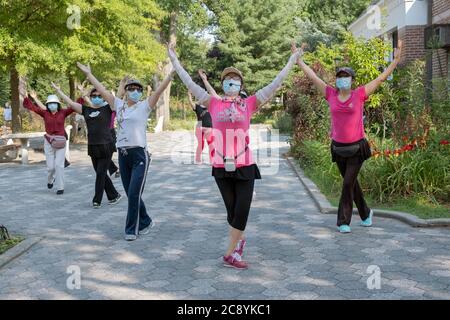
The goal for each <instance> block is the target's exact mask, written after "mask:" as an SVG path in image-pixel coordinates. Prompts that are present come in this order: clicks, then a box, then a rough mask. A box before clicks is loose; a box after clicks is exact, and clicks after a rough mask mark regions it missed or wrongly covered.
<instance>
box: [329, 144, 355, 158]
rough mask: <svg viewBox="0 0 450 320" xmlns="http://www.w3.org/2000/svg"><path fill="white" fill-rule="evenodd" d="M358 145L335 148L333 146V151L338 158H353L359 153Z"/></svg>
mask: <svg viewBox="0 0 450 320" xmlns="http://www.w3.org/2000/svg"><path fill="white" fill-rule="evenodd" d="M359 148H360V146H359V143H358V144H352V145H350V146H343V147H337V146H335V145H334V144H333V151H334V152H335V153H336V154H337V155H338V156H340V157H343V158H350V157H353V156H354V155H355V154H356V153H357V152H358V151H359Z"/></svg>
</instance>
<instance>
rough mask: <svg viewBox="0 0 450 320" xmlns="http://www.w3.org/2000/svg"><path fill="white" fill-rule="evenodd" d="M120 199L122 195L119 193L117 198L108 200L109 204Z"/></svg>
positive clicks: (115, 202)
mask: <svg viewBox="0 0 450 320" xmlns="http://www.w3.org/2000/svg"><path fill="white" fill-rule="evenodd" d="M120 199H122V196H121V195H120V194H119V195H118V196H117V198H115V199H112V200H109V204H117V203H119V201H120Z"/></svg>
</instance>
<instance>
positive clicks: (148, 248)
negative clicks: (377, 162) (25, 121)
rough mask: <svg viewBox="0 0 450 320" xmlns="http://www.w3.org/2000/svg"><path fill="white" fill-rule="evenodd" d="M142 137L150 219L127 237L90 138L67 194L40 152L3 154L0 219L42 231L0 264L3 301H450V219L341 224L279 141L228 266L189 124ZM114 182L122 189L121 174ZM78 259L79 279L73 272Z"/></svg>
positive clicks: (215, 203) (18, 228) (25, 230)
mask: <svg viewBox="0 0 450 320" xmlns="http://www.w3.org/2000/svg"><path fill="white" fill-rule="evenodd" d="M272 138H274V140H276V138H277V137H276V136H272ZM149 141H150V145H151V146H152V154H153V162H152V164H151V167H150V171H149V175H148V179H147V184H146V188H145V191H144V195H143V197H144V201H145V203H146V205H147V209H148V210H149V213H150V214H151V216H152V217H153V218H154V220H155V221H156V227H155V228H154V229H153V230H152V231H151V233H150V234H149V235H146V236H142V237H140V238H139V239H138V240H137V241H135V242H125V241H124V240H123V232H124V223H125V215H126V208H127V200H126V198H125V199H123V200H122V201H121V202H120V203H119V204H118V205H116V206H109V205H108V204H107V201H106V199H104V204H103V207H102V208H101V209H99V210H95V209H92V208H91V206H90V205H91V200H92V196H93V189H94V179H95V176H94V174H93V173H94V172H93V169H92V167H91V163H90V159H89V157H88V156H87V152H86V147H75V148H72V152H71V161H72V165H71V166H70V167H69V168H68V169H67V170H66V187H65V191H66V192H65V194H64V195H63V196H56V195H55V192H54V191H49V190H47V188H46V179H45V177H46V169H45V163H44V162H42V161H41V160H43V159H44V158H43V155H41V154H31V155H30V159H31V160H33V157H34V160H38V161H37V162H36V161H35V162H34V163H32V164H31V165H30V166H21V165H20V164H0V201H1V207H0V223H2V224H5V225H6V226H7V227H8V228H9V229H10V232H12V233H16V234H22V235H24V236H25V237H29V236H33V235H38V236H43V237H44V239H43V240H42V241H41V242H39V243H38V244H37V245H36V246H34V247H33V248H31V250H30V251H28V252H27V253H25V254H24V255H22V256H20V257H19V258H17V259H15V260H14V261H12V262H11V263H9V264H8V265H6V266H5V267H3V268H2V269H0V298H1V299H403V298H404V299H450V230H449V229H416V228H412V227H410V226H408V225H405V224H403V223H401V222H399V221H395V220H390V219H377V218H375V220H374V222H375V225H374V227H372V228H369V229H366V228H362V227H360V226H359V222H360V220H359V218H358V217H357V216H355V217H354V220H353V223H352V231H353V233H352V234H348V235H340V234H338V233H337V232H336V226H335V224H336V217H335V216H333V215H331V216H330V215H322V214H320V213H319V212H318V210H317V208H316V207H315V205H314V203H313V201H312V200H311V198H310V197H309V196H308V195H307V193H306V191H305V189H304V188H303V186H302V184H301V183H300V182H299V180H298V178H297V177H296V175H295V174H294V172H293V171H292V170H291V168H290V166H289V164H288V163H287V162H286V160H284V159H283V157H282V152H285V151H287V144H286V143H285V142H282V143H281V145H280V147H281V149H280V150H278V149H277V144H276V143H272V144H271V146H272V147H273V148H272V150H271V152H272V153H270V155H271V156H272V158H271V159H272V162H273V160H274V159H275V160H277V161H275V163H272V167H266V168H265V169H263V170H262V174H263V180H261V181H258V182H257V183H256V196H255V198H254V202H253V205H252V210H251V213H250V219H249V223H248V227H247V237H248V244H247V247H246V251H245V259H246V260H247V261H248V262H249V264H250V268H249V270H246V271H237V270H233V269H228V268H224V267H223V266H222V264H221V256H222V254H223V253H224V250H225V248H226V241H227V233H228V227H227V223H226V213H225V208H224V205H223V202H222V199H221V197H220V194H219V191H218V189H217V186H216V185H215V182H214V180H213V178H212V177H211V169H210V167H209V166H208V165H206V164H205V165H194V164H191V163H190V161H191V159H192V160H193V150H194V147H193V146H192V145H190V144H191V143H190V142H191V141H193V138H192V133H189V132H177V133H161V134H152V135H149ZM257 149H258V148H257V147H256V150H255V152H257V151H258V150H257ZM260 151H261V150H260ZM263 153H264V152H263ZM205 159H206V157H205ZM266 160H267V159H266ZM278 160H279V161H278ZM264 161H265V160H262V162H264ZM276 162H278V167H276V168H277V170H276V172H271V171H273V169H274V167H273V166H277V164H276ZM263 164H264V163H261V165H262V167H263ZM273 173H275V174H273ZM113 181H114V184H115V185H116V187H117V188H118V189H119V190H120V192H121V193H122V194H124V192H123V188H122V185H121V182H120V179H113ZM105 198H106V197H105ZM369 266H372V267H370V268H369ZM73 268H75V269H73ZM78 268H79V270H80V273H81V286H80V289H77V288H76V286H75V288H73V285H71V284H73V283H72V282H71V281H72V280H71V279H72V278H69V277H71V276H73V273H70V272H73V270H78ZM378 268H379V269H378ZM374 270H375V272H373V271H374ZM377 270H379V271H380V272H381V281H380V283H379V284H380V286H378V283H377V278H376V277H377V275H378V272H377ZM68 271H69V273H68ZM68 278H69V281H68ZM68 283H69V285H68Z"/></svg>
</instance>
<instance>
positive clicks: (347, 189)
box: [336, 155, 370, 226]
mask: <svg viewBox="0 0 450 320" xmlns="http://www.w3.org/2000/svg"><path fill="white" fill-rule="evenodd" d="M336 164H337V166H338V168H339V171H340V172H341V175H342V177H343V178H344V181H343V184H342V193H341V199H340V201H339V209H338V218H337V225H338V226H341V225H343V224H346V225H350V222H351V220H352V213H353V201H354V202H355V203H356V207H357V208H358V212H359V216H360V217H361V219H362V220H365V219H367V218H368V217H369V213H370V209H369V207H368V206H367V203H366V201H365V200H364V197H363V192H362V190H361V187H360V185H359V183H358V179H357V178H358V174H359V171H360V170H361V167H362V164H363V162H362V161H361V157H360V156H359V155H356V156H354V157H350V158H339V159H338V160H337V161H336Z"/></svg>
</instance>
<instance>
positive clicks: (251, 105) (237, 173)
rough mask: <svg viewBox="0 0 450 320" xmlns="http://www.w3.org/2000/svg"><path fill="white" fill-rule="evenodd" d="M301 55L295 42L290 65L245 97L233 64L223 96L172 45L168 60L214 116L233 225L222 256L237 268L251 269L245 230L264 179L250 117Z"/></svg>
mask: <svg viewBox="0 0 450 320" xmlns="http://www.w3.org/2000/svg"><path fill="white" fill-rule="evenodd" d="M299 54H300V52H299V51H298V50H297V48H295V46H294V45H293V46H292V56H291V58H290V59H289V62H288V64H287V65H286V66H285V68H284V69H283V70H282V71H281V72H280V74H279V75H278V76H277V77H276V78H275V80H274V81H273V82H272V83H271V84H269V85H268V86H267V87H265V88H263V89H261V90H259V91H258V92H257V93H256V94H255V95H254V96H251V97H248V98H246V99H243V98H241V97H240V92H241V90H242V87H243V80H244V77H243V75H242V73H241V72H240V71H239V70H238V69H236V68H233V67H230V68H226V69H225V70H224V71H223V72H222V76H221V80H222V87H223V90H224V93H225V96H224V97H220V96H215V95H210V94H209V93H208V92H206V91H205V90H204V89H203V88H202V87H200V86H199V85H197V84H196V83H195V82H194V81H193V80H192V78H191V77H190V76H189V74H188V73H187V72H186V71H185V70H184V69H183V67H182V66H181V64H180V62H179V61H178V58H177V56H176V54H175V52H174V50H173V48H169V58H170V60H171V61H172V65H173V67H174V69H175V71H176V72H177V73H178V76H179V77H180V79H181V80H182V81H183V83H184V84H185V85H186V87H187V88H188V89H189V90H190V91H191V92H192V94H193V95H194V96H195V98H196V99H197V100H198V101H199V104H201V105H203V106H205V107H206V108H208V111H209V113H210V114H211V118H212V127H213V129H212V142H211V147H210V157H211V164H212V166H213V169H212V175H213V176H214V178H215V180H216V183H217V186H218V187H219V190H220V193H221V195H222V198H223V200H224V203H225V207H226V209H227V220H228V223H229V225H230V244H229V246H228V249H227V251H226V253H225V255H224V256H223V263H224V266H227V267H232V268H236V269H246V268H247V267H248V265H247V263H246V262H244V261H243V260H242V255H243V250H244V246H245V242H246V241H245V238H244V230H245V227H246V225H247V219H248V215H249V212H250V206H251V202H252V197H253V189H254V183H255V179H261V175H260V172H259V169H258V167H257V165H256V164H255V162H254V160H253V156H252V152H251V150H250V148H249V143H250V139H249V128H250V119H251V117H252V115H253V114H254V113H255V112H256V111H257V110H258V107H259V106H261V105H263V104H264V103H266V102H267V101H268V100H269V99H270V98H271V97H272V96H273V94H274V93H275V91H276V90H277V89H278V88H279V87H280V85H281V84H282V82H283V80H284V79H285V78H286V77H287V76H288V74H289V71H290V70H291V69H292V67H293V66H294V65H295V61H296V60H297V59H298V57H299Z"/></svg>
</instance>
